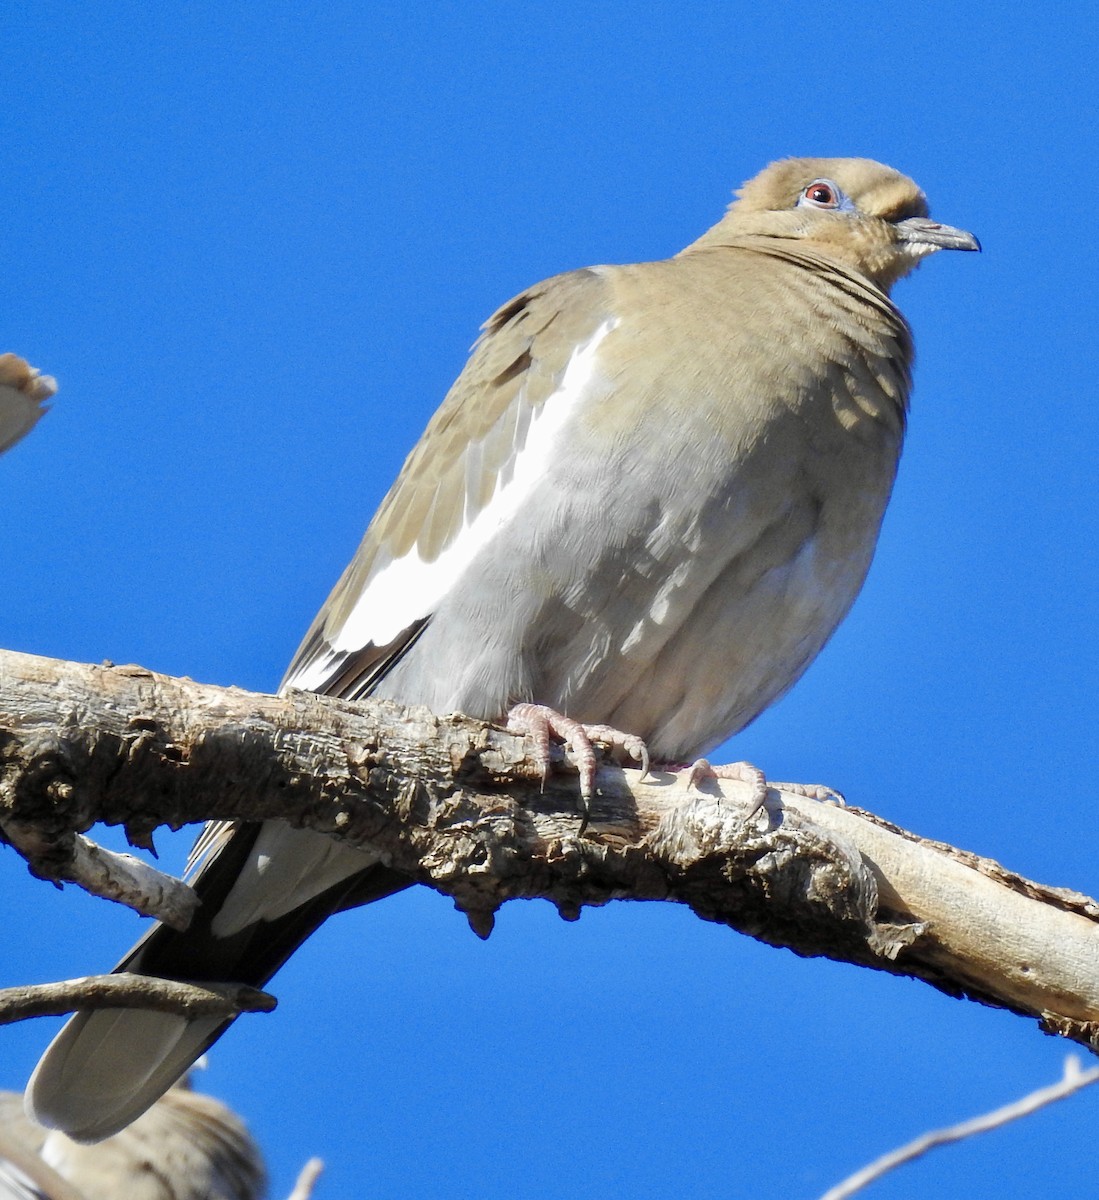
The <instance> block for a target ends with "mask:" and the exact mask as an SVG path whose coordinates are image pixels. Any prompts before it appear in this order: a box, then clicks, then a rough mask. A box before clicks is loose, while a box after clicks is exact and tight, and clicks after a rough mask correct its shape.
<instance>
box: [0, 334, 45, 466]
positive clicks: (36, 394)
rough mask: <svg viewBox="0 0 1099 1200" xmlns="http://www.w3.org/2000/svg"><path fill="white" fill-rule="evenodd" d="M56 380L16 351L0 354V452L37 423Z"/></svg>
mask: <svg viewBox="0 0 1099 1200" xmlns="http://www.w3.org/2000/svg"><path fill="white" fill-rule="evenodd" d="M56 391H57V381H56V380H55V379H54V378H53V377H52V376H50V375H43V374H42V372H41V371H39V370H38V369H37V368H35V367H32V366H31V365H30V363H28V362H27V360H26V359H24V358H20V357H19V356H18V355H17V354H0V454H3V453H4V451H5V450H8V449H10V448H11V447H12V446H14V445H15V443H16V442H18V441H19V440H20V438H23V437H26V435H27V434H28V433H30V431H31V430H32V429H33V428H34V427H35V425H37V424H38V422H39V421H40V420H41V418H42V417H43V416H44V415H45V413H46V412H47V411H48V409H49V405H47V404H46V401H47V400H48V399H49V398H50V397H51V396H52V395H54V393H55V392H56Z"/></svg>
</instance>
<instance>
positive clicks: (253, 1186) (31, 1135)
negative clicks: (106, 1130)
mask: <svg viewBox="0 0 1099 1200" xmlns="http://www.w3.org/2000/svg"><path fill="white" fill-rule="evenodd" d="M21 1099H22V1098H21V1097H19V1096H18V1095H15V1094H13V1093H10V1092H0V1200H7V1197H8V1195H9V1192H8V1190H5V1159H6V1158H7V1159H8V1161H9V1163H10V1164H11V1166H14V1167H16V1168H22V1170H23V1172H24V1174H25V1175H27V1176H29V1177H30V1178H31V1179H32V1180H33V1181H34V1183H35V1184H36V1185H37V1189H38V1192H37V1193H32V1194H40V1195H41V1196H43V1197H44V1198H48V1200H260V1197H262V1196H263V1194H264V1192H265V1188H266V1174H267V1173H266V1170H265V1169H264V1164H263V1157H262V1155H261V1154H260V1151H259V1147H258V1146H257V1145H256V1143H255V1142H254V1141H253V1139H252V1137H251V1135H250V1134H249V1133H248V1130H247V1129H246V1128H245V1126H244V1123H243V1122H242V1121H241V1119H240V1118H239V1117H238V1116H237V1115H236V1114H235V1113H234V1112H232V1111H231V1110H230V1109H228V1108H226V1107H225V1105H224V1104H222V1103H221V1102H220V1101H218V1100H215V1099H214V1098H213V1097H212V1096H206V1095H203V1094H202V1093H201V1092H193V1091H191V1090H190V1089H189V1088H186V1087H178V1088H172V1090H171V1091H169V1092H168V1093H167V1094H166V1095H164V1096H162V1097H161V1099H160V1101H159V1102H158V1103H157V1104H155V1105H153V1107H152V1108H150V1109H149V1111H148V1112H146V1113H144V1114H143V1115H142V1116H141V1117H140V1118H139V1119H138V1120H136V1121H135V1122H134V1123H133V1124H132V1125H131V1126H130V1127H129V1128H128V1129H124V1130H123V1131H122V1132H121V1133H119V1134H116V1135H115V1136H114V1137H111V1138H108V1139H107V1140H106V1141H103V1142H98V1143H97V1144H95V1145H94V1146H84V1145H81V1144H79V1143H77V1142H74V1141H72V1140H71V1139H70V1138H68V1137H66V1136H65V1135H64V1134H63V1133H58V1132H56V1131H54V1132H52V1133H51V1132H50V1131H49V1130H45V1129H43V1128H41V1126H39V1125H35V1124H33V1123H32V1122H31V1121H29V1120H28V1119H27V1118H26V1117H23V1116H22V1113H21V1111H19V1110H21V1109H22V1103H21ZM9 1156H10V1157H9ZM13 1160H14V1161H13ZM58 1176H60V1179H61V1183H60V1184H58V1182H57V1177H58ZM12 1190H13V1192H14V1195H16V1196H21V1195H22V1194H23V1193H21V1192H19V1191H18V1190H15V1189H14V1187H13V1189H12Z"/></svg>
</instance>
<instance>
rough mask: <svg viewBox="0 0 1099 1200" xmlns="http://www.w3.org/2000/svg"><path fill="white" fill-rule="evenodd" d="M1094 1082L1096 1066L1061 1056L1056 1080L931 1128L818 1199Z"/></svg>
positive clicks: (844, 1193)
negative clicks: (1062, 1065)
mask: <svg viewBox="0 0 1099 1200" xmlns="http://www.w3.org/2000/svg"><path fill="white" fill-rule="evenodd" d="M1097 1081H1099V1067H1089V1068H1088V1070H1086V1071H1085V1070H1083V1069H1082V1068H1081V1066H1080V1060H1079V1059H1078V1058H1077V1057H1076V1055H1075V1054H1069V1055H1067V1056H1066V1058H1065V1071H1064V1074H1063V1075H1062V1076H1061V1078H1060V1080H1059V1081H1058V1082H1057V1083H1054V1084H1051V1085H1050V1086H1049V1087H1044V1088H1039V1089H1038V1090H1037V1091H1036V1092H1031V1093H1030V1094H1029V1095H1027V1096H1023V1097H1022V1098H1021V1099H1019V1100H1014V1101H1012V1103H1011V1104H1005V1105H1004V1106H1003V1107H1002V1108H997V1109H994V1110H993V1111H992V1112H990V1113H985V1114H984V1115H982V1116H979V1117H973V1118H971V1119H970V1120H968V1121H961V1122H959V1123H958V1124H957V1125H948V1126H947V1127H946V1128H945V1129H934V1130H932V1131H931V1132H930V1133H925V1134H922V1135H921V1136H920V1137H918V1138H916V1139H914V1140H913V1141H911V1142H909V1143H908V1144H907V1145H905V1146H901V1147H899V1148H898V1149H896V1150H892V1151H890V1152H889V1153H888V1154H883V1155H882V1156H881V1158H879V1159H876V1160H875V1161H874V1162H872V1163H870V1164H869V1165H868V1166H865V1167H863V1168H862V1169H861V1170H859V1171H856V1172H855V1173H854V1175H849V1176H848V1177H847V1178H846V1179H845V1180H843V1181H842V1182H841V1183H838V1184H837V1185H836V1186H835V1187H834V1188H830V1189H829V1190H828V1191H827V1192H825V1193H824V1195H823V1196H821V1198H820V1200H847V1197H848V1196H853V1195H854V1194H855V1193H856V1192H861V1191H862V1189H863V1188H864V1187H866V1186H867V1185H868V1184H871V1183H873V1182H874V1181H875V1180H876V1179H880V1178H881V1177H882V1176H883V1175H885V1174H887V1173H888V1172H889V1171H893V1170H896V1168H897V1167H899V1166H901V1165H902V1164H903V1163H906V1162H911V1161H912V1160H913V1159H914V1158H919V1157H920V1156H921V1155H923V1154H926V1153H927V1152H928V1150H933V1149H935V1147H936V1146H948V1145H949V1144H950V1143H951V1142H960V1141H962V1140H963V1139H965V1138H970V1137H975V1136H976V1135H977V1134H979V1133H988V1131H989V1130H990V1129H999V1127H1000V1126H1001V1125H1006V1124H1008V1122H1010V1121H1017V1120H1018V1119H1019V1118H1020V1117H1028V1116H1030V1114H1031V1113H1033V1112H1037V1111H1038V1109H1040V1108H1045V1107H1046V1105H1047V1104H1054V1103H1056V1101H1058V1100H1064V1099H1065V1098H1066V1097H1068V1096H1071V1095H1073V1094H1074V1093H1075V1092H1078V1091H1080V1090H1081V1089H1082V1088H1086V1087H1088V1086H1089V1085H1090V1084H1093V1083H1095V1082H1097Z"/></svg>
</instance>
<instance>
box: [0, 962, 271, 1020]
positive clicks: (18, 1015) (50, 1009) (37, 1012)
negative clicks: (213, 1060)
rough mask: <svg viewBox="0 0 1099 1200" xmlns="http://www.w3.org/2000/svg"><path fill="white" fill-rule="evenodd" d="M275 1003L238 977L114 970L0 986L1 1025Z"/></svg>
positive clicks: (216, 1011) (259, 1008)
mask: <svg viewBox="0 0 1099 1200" xmlns="http://www.w3.org/2000/svg"><path fill="white" fill-rule="evenodd" d="M276 1003H277V1001H276V1000H275V997H274V996H269V995H268V994H267V993H266V992H261V991H259V990H258V989H256V988H253V987H248V986H247V985H246V984H242V983H182V982H180V981H178V980H175V979H156V978H153V977H151V976H149V975H131V974H129V973H127V972H118V973H116V974H113V975H85V976H83V977H82V978H80V979H64V980H61V981H59V982H57V983H30V984H26V985H24V986H23V987H11V988H0V1025H8V1024H11V1023H12V1022H13V1021H25V1020H27V1018H28V1017H60V1016H64V1015H65V1014H67V1013H72V1012H76V1011H77V1010H78V1009H81V1010H82V1009H90V1008H147V1009H155V1010H156V1011H158V1012H171V1013H178V1014H179V1015H180V1016H181V1017H235V1016H237V1014H238V1013H244V1012H273V1011H274V1009H275V1006H276Z"/></svg>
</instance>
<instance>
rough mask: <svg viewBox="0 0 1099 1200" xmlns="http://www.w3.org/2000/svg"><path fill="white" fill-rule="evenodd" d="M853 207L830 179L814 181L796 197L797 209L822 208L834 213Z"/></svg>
mask: <svg viewBox="0 0 1099 1200" xmlns="http://www.w3.org/2000/svg"><path fill="white" fill-rule="evenodd" d="M854 207H855V206H854V204H852V203H851V201H850V199H849V198H848V197H847V196H846V195H845V194H844V192H843V190H842V189H841V188H839V187H838V186H837V185H836V184H834V183H833V182H832V180H831V179H814V180H813V182H812V183H810V184H808V186H806V187H804V188H802V189H801V195H800V196H799V197H798V208H823V209H826V210H831V211H833V212H834V211H836V210H841V211H842V210H845V209H853V208H854Z"/></svg>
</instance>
